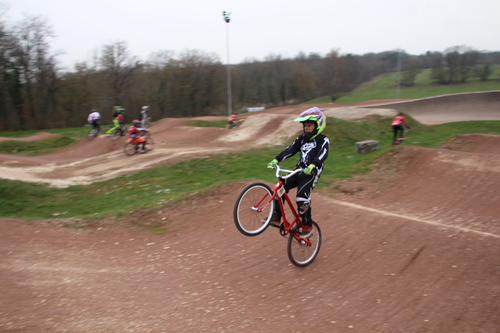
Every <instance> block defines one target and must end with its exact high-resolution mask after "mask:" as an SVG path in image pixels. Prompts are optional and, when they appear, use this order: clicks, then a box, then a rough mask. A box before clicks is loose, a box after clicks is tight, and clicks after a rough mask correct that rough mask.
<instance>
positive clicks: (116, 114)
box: [106, 106, 125, 136]
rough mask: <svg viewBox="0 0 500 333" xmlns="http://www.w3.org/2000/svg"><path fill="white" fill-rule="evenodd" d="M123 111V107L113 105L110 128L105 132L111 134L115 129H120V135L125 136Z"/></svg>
mask: <svg viewBox="0 0 500 333" xmlns="http://www.w3.org/2000/svg"><path fill="white" fill-rule="evenodd" d="M124 113H125V109H124V108H123V107H121V106H115V107H113V125H114V127H112V128H111V129H109V130H108V131H107V132H106V134H111V133H113V132H114V131H115V130H116V129H119V130H120V135H121V136H125V134H124V133H123V125H124V119H125V116H124V115H123V114H124Z"/></svg>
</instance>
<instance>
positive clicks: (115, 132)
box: [106, 127, 124, 141]
mask: <svg viewBox="0 0 500 333" xmlns="http://www.w3.org/2000/svg"><path fill="white" fill-rule="evenodd" d="M111 130H112V131H111V132H110V131H107V132H106V137H107V138H109V139H110V140H111V141H116V140H118V139H119V138H121V137H122V133H123V131H124V130H123V128H122V127H118V128H111Z"/></svg>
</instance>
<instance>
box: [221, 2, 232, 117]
mask: <svg viewBox="0 0 500 333" xmlns="http://www.w3.org/2000/svg"><path fill="white" fill-rule="evenodd" d="M229 15H231V13H228V12H225V11H224V12H222V16H223V17H224V21H225V22H226V23H227V24H226V56H227V64H226V72H227V114H228V115H231V114H232V113H233V111H232V102H231V67H230V65H229V22H230V21H231V19H230V18H229Z"/></svg>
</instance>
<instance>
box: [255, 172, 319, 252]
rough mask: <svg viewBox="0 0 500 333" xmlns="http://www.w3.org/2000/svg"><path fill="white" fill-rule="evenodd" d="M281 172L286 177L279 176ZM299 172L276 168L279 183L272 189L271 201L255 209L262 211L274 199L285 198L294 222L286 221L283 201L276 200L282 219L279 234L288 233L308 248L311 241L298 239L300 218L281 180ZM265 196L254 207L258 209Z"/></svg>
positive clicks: (300, 224) (284, 234)
mask: <svg viewBox="0 0 500 333" xmlns="http://www.w3.org/2000/svg"><path fill="white" fill-rule="evenodd" d="M281 172H288V175H286V176H281V175H280V173H281ZM299 172H302V169H296V170H293V171H292V170H284V169H281V168H280V167H279V166H278V167H276V177H278V179H279V181H278V182H277V183H276V185H275V186H274V188H273V195H272V196H271V199H270V200H268V201H267V202H266V204H265V205H264V207H262V208H257V209H258V210H260V211H263V210H264V209H265V208H266V207H267V206H268V205H269V203H270V202H271V201H272V200H274V199H275V198H276V197H278V198H280V199H281V198H282V197H283V198H285V201H286V203H287V204H288V206H289V208H290V210H291V211H292V215H293V216H294V220H293V221H291V222H290V221H288V220H287V218H286V212H285V205H284V203H283V200H280V199H278V200H276V201H278V204H279V207H280V211H281V217H282V218H283V223H282V224H281V226H280V234H281V235H282V236H286V235H287V234H288V233H290V234H291V235H293V237H294V238H295V239H296V240H297V241H298V242H305V243H306V244H307V245H308V246H310V245H311V241H310V240H309V239H302V238H300V237H299V232H298V229H299V228H300V227H301V226H302V221H301V220H300V216H299V214H298V212H297V210H296V209H295V207H294V206H293V203H292V201H291V200H290V197H289V196H288V193H286V191H285V187H284V183H283V180H285V179H287V178H289V177H291V176H293V175H295V174H296V173H299ZM266 196H267V195H265V196H264V197H262V199H260V200H259V202H258V203H257V205H256V206H257V207H259V206H260V204H261V203H262V202H263V201H264V200H265V199H266Z"/></svg>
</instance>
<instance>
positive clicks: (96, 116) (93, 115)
mask: <svg viewBox="0 0 500 333" xmlns="http://www.w3.org/2000/svg"><path fill="white" fill-rule="evenodd" d="M98 119H101V115H100V114H99V112H97V111H96V112H92V113H91V114H89V117H88V118H87V121H88V122H89V123H91V122H92V121H94V120H98Z"/></svg>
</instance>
